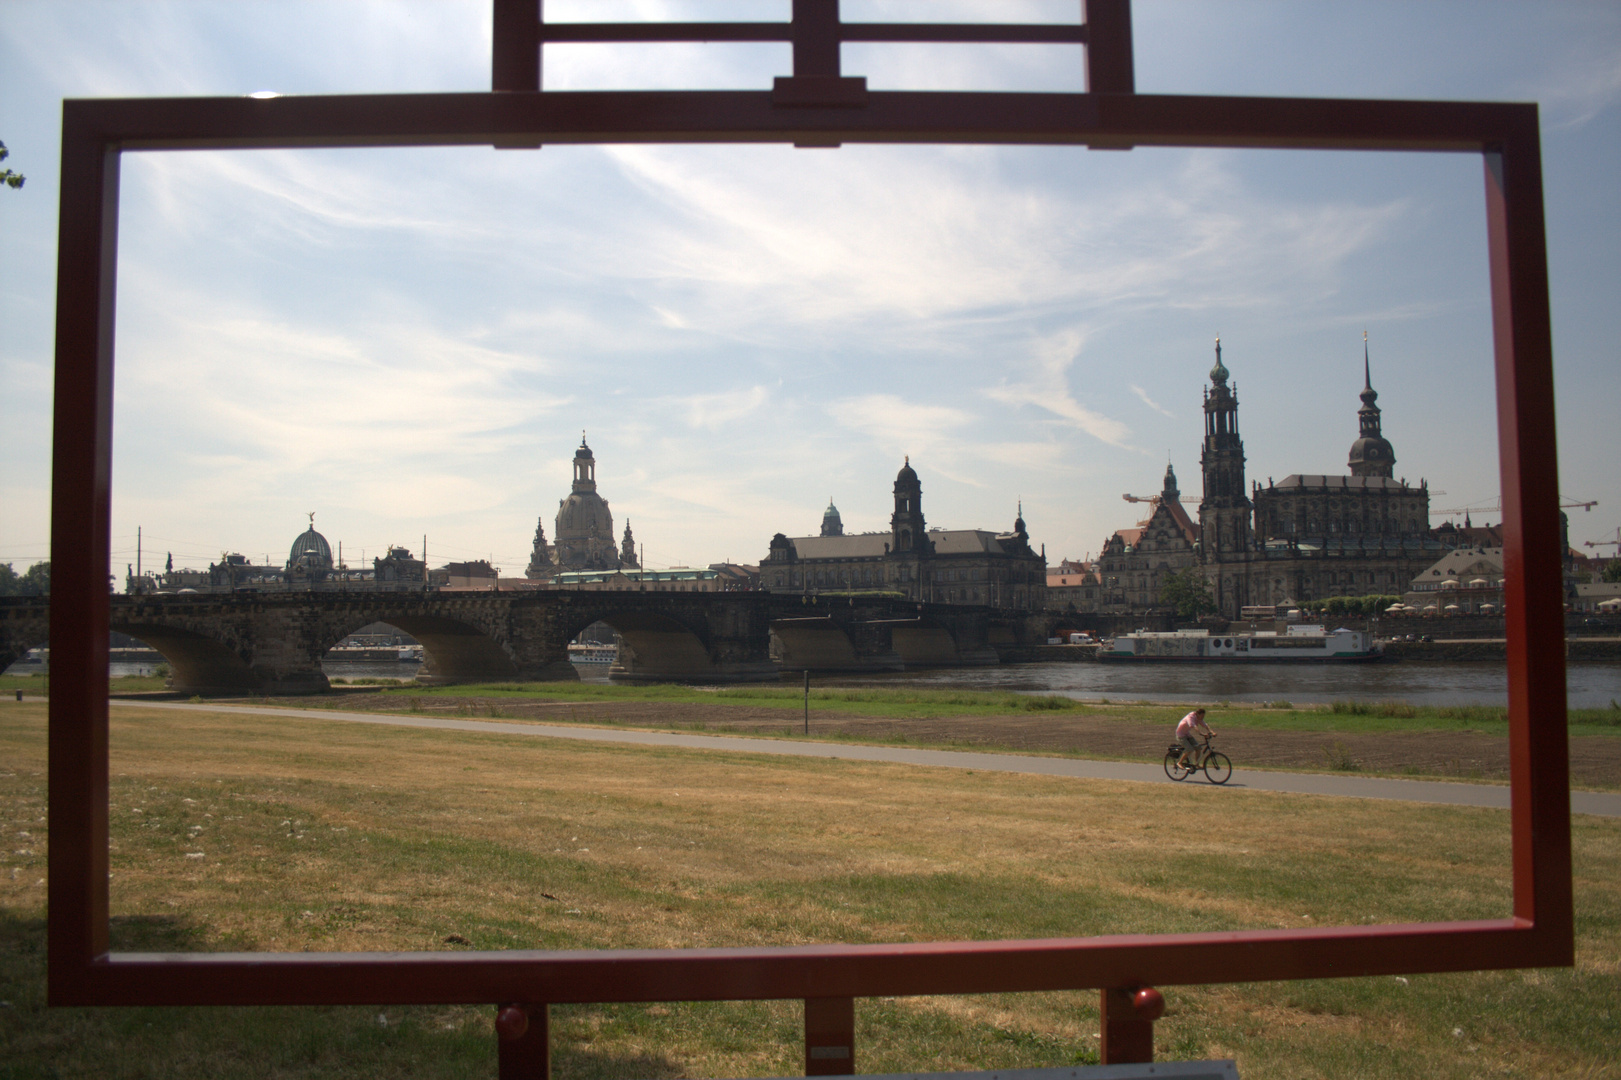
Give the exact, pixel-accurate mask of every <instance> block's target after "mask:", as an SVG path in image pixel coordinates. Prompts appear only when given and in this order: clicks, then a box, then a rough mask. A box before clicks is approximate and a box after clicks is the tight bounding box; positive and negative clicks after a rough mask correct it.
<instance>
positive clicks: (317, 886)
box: [0, 702, 1621, 1080]
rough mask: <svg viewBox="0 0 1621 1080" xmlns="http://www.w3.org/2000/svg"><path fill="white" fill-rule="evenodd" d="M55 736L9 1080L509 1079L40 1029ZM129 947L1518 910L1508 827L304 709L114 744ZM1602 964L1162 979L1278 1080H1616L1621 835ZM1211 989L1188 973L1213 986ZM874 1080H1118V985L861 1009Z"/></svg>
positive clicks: (956, 935)
mask: <svg viewBox="0 0 1621 1080" xmlns="http://www.w3.org/2000/svg"><path fill="white" fill-rule="evenodd" d="M44 743H45V739H44V707H43V705H37V704H17V703H12V702H0V830H3V833H4V843H3V848H0V851H3V857H0V858H3V861H0V920H3V921H0V999H3V1000H4V1001H5V1002H6V1003H7V1004H5V1005H4V1006H0V1080H20V1078H23V1077H30V1078H32V1077H57V1076H62V1077H76V1076H86V1077H88V1076H98V1077H99V1076H108V1077H146V1076H163V1077H239V1076H240V1077H249V1076H252V1077H278V1078H279V1077H340V1076H341V1077H348V1076H356V1077H359V1076H367V1077H376V1076H413V1077H417V1076H428V1077H441V1076H443V1077H461V1076H469V1077H471V1076H485V1077H487V1076H492V1075H493V1073H494V1052H493V1051H494V1041H493V1034H492V1031H491V1013H492V1010H490V1009H488V1008H470V1007H469V1008H463V1007H442V1008H412V1009H400V1008H388V1009H383V1010H378V1009H354V1008H349V1009H303V1010H298V1009H209V1008H193V1009H173V1008H131V1009H103V1010H92V1009H60V1010H57V1009H50V1010H48V1009H45V1008H44V1006H43V970H44V967H43V916H44V889H43V886H42V881H43V878H44V876H45V855H46V852H47V850H48V843H49V833H48V822H47V821H45V820H44V817H45V810H44V796H45V791H44V770H45V746H44ZM113 748H114V749H113V758H112V774H113V776H112V797H111V803H112V822H113V839H112V853H111V855H112V869H113V879H112V882H111V889H112V908H113V912H114V916H115V918H114V928H113V936H114V942H115V947H116V948H120V949H160V950H177V951H178V950H225V949H230V950H237V949H263V950H306V949H315V950H351V949H368V950H370V949H397V950H404V949H465V948H479V949H502V948H582V947H584V948H596V947H603V948H613V947H626V946H661V947H680V946H696V945H737V944H788V943H802V942H818V941H852V942H860V941H915V940H944V939H965V938H980V939H983V938H1000V937H1044V936H1058V935H1072V934H1074V935H1085V934H1101V933H1115V932H1127V931H1171V930H1194V929H1228V928H1243V927H1275V926H1300V925H1333V924H1343V923H1366V922H1370V921H1376V922H1387V921H1388V922H1396V921H1411V920H1421V919H1440V918H1476V917H1489V916H1500V915H1503V914H1505V913H1506V912H1507V910H1508V896H1509V894H1508V880H1507V878H1508V875H1507V869H1506V866H1507V846H1508V845H1507V822H1506V815H1504V814H1503V813H1502V812H1499V811H1490V810H1473V809H1464V808H1454V807H1418V806H1411V805H1406V804H1400V803H1390V802H1371V801H1370V802H1357V801H1350V800H1333V799H1324V798H1311V797H1303V796H1280V795H1270V794H1265V793H1259V792H1247V791H1238V790H1223V789H1217V788H1212V787H1210V786H1208V785H1204V786H1199V787H1178V788H1162V787H1154V788H1148V787H1146V786H1140V785H1131V784H1124V783H1119V784H1116V783H1101V782H1082V781H1074V780H1064V779H1057V778H1044V777H1035V776H1019V775H1005V774H994V775H993V774H985V773H964V772H962V771H960V770H955V769H949V770H948V769H940V770H929V769H921V768H911V767H902V766H887V765H876V764H863V763H851V762H837V761H826V760H816V759H795V758H776V757H769V758H768V757H764V756H755V755H746V754H723V753H706V752H688V751H670V750H650V749H636V748H625V747H614V746H607V745H603V746H592V745H589V744H586V745H579V744H570V745H565V744H563V743H560V742H554V741H550V740H544V739H533V738H514V737H505V736H489V735H468V734H465V733H459V732H436V731H422V730H412V729H398V728H380V727H379V728H374V727H370V726H360V725H349V724H327V723H322V722H319V721H307V720H296V719H279V718H243V717H227V716H224V715H220V714H209V713H168V712H159V711H152V712H147V711H144V710H143V711H142V712H141V713H140V714H139V715H137V716H131V715H128V714H120V715H117V716H115V718H114V721H113ZM1575 833H1576V845H1577V846H1576V852H1577V864H1576V865H1577V883H1576V884H1577V891H1576V895H1577V904H1578V932H1579V943H1578V963H1577V967H1576V968H1575V969H1574V970H1573V971H1565V970H1556V971H1531V972H1485V973H1472V974H1464V975H1448V976H1419V975H1415V976H1411V977H1408V978H1406V979H1392V978H1382V979H1355V980H1325V981H1318V982H1310V983H1297V984H1281V985H1237V986H1223V985H1219V984H1218V985H1211V986H1197V985H1193V986H1187V987H1165V988H1164V989H1165V990H1166V997H1167V1000H1168V1002H1169V1006H1170V1008H1169V1012H1168V1014H1167V1016H1166V1018H1165V1019H1164V1020H1163V1021H1161V1022H1160V1024H1159V1025H1157V1035H1158V1040H1159V1043H1160V1046H1159V1050H1158V1052H1159V1054H1160V1056H1162V1057H1234V1058H1236V1059H1237V1060H1238V1062H1239V1068H1240V1074H1241V1075H1243V1076H1244V1077H1245V1078H1246V1080H1255V1078H1262V1077H1384V1076H1389V1077H1398V1076H1400V1077H1408V1076H1413V1075H1422V1076H1433V1077H1460V1078H1461V1077H1479V1076H1525V1077H1542V1076H1569V1077H1602V1076H1621V1066H1618V1065H1617V1064H1616V1059H1617V1053H1616V1047H1617V1046H1621V822H1615V821H1600V820H1595V819H1590V818H1579V819H1577V820H1576V823H1575ZM1219 974H1220V973H1219V972H1211V973H1202V972H1197V971H1190V972H1188V978H1189V980H1190V981H1196V980H1198V979H1199V978H1200V977H1202V976H1209V977H1213V978H1214V977H1219ZM799 1011H800V1005H799V1003H798V1002H791V1001H790V1002H760V1003H714V1004H682V1003H653V1004H648V1005H634V1006H631V1005H626V1006H566V1007H565V1006H560V1007H557V1008H556V1009H555V1010H554V1029H553V1031H554V1045H555V1051H554V1072H555V1074H556V1075H557V1076H558V1077H559V1080H568V1078H574V1077H592V1078H595V1077H605V1078H606V1077H615V1078H618V1077H624V1078H630V1077H649V1078H651V1077H687V1076H691V1077H729V1076H781V1075H791V1074H793V1073H795V1072H798V1071H800V1054H801V1053H802V1050H801V1045H800V1041H799V1040H800V1017H799ZM857 1028H858V1031H857V1039H858V1046H857V1066H858V1068H860V1069H861V1070H862V1071H865V1072H886V1071H902V1070H910V1069H970V1068H1008V1067H1019V1066H1037V1065H1067V1064H1072V1063H1077V1062H1083V1063H1084V1062H1088V1061H1093V1060H1095V1054H1096V1050H1097V1037H1096V1032H1097V1011H1096V997H1095V994H1094V993H1091V992H1085V993H1063V994H1024V995H1000V996H981V997H952V998H910V999H879V1000H863V1001H860V1002H858V1004H857Z"/></svg>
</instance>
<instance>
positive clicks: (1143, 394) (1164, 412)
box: [1127, 383, 1175, 419]
mask: <svg viewBox="0 0 1621 1080" xmlns="http://www.w3.org/2000/svg"><path fill="white" fill-rule="evenodd" d="M1127 389H1128V390H1130V391H1131V392H1132V393H1133V394H1136V395H1137V398H1138V400H1140V401H1141V402H1142V403H1143V404H1144V405H1147V406H1148V407H1149V408H1150V409H1153V410H1154V411H1155V412H1157V413H1159V414H1160V415H1161V416H1169V417H1171V418H1172V419H1175V414H1173V413H1172V412H1171V410H1170V409H1167V408H1166V407H1165V406H1163V405H1161V404H1160V403H1159V402H1157V401H1155V400H1154V399H1153V398H1151V397H1149V396H1148V391H1147V390H1144V389H1143V388H1142V387H1140V386H1138V385H1136V384H1135V383H1133V384H1132V385H1131V386H1129V387H1127Z"/></svg>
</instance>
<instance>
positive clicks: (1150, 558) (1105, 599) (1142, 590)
mask: <svg viewBox="0 0 1621 1080" xmlns="http://www.w3.org/2000/svg"><path fill="white" fill-rule="evenodd" d="M1150 504H1151V506H1152V510H1151V511H1150V512H1149V515H1148V517H1147V519H1146V520H1143V521H1139V522H1138V523H1137V527H1136V528H1135V529H1120V530H1118V531H1117V532H1115V534H1114V535H1113V536H1111V537H1109V539H1108V540H1106V541H1105V542H1104V544H1103V550H1102V552H1101V553H1100V554H1099V555H1098V560H1097V572H1096V576H1097V583H1098V586H1099V588H1098V590H1097V593H1096V596H1097V600H1096V603H1095V605H1094V606H1092V607H1090V608H1087V609H1085V610H1091V611H1105V612H1126V611H1148V610H1151V609H1153V608H1156V607H1159V606H1160V602H1159V596H1160V590H1161V589H1162V588H1164V586H1165V579H1166V578H1167V577H1169V576H1170V575H1171V574H1174V573H1178V572H1180V571H1182V570H1185V569H1187V568H1188V567H1190V566H1194V565H1196V564H1197V563H1198V561H1199V527H1198V526H1197V525H1195V524H1194V523H1193V520H1192V519H1191V518H1190V517H1188V512H1187V509H1186V508H1185V507H1183V505H1182V493H1181V491H1180V490H1178V488H1177V483H1176V471H1175V470H1174V469H1173V468H1172V467H1171V466H1170V465H1169V464H1167V465H1166V466H1165V482H1164V485H1163V487H1161V489H1160V493H1159V494H1158V495H1156V496H1154V497H1153V498H1152V499H1151V500H1150ZM1050 582H1051V577H1050V575H1049V586H1050ZM1076 607H1077V610H1082V609H1081V608H1080V605H1076Z"/></svg>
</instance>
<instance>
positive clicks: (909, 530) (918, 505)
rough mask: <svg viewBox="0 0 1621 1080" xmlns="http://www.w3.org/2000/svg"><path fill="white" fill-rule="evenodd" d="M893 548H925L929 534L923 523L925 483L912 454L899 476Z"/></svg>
mask: <svg viewBox="0 0 1621 1080" xmlns="http://www.w3.org/2000/svg"><path fill="white" fill-rule="evenodd" d="M889 532H890V550H891V551H925V550H927V549H928V543H929V536H928V532H927V531H926V530H925V528H924V525H923V485H922V484H920V483H919V482H918V479H917V473H916V472H915V471H913V469H912V459H911V457H910V455H908V457H907V458H906V463H905V464H904V465H902V466H901V471H900V472H899V473H897V474H896V475H895V513H894V516H892V517H891V518H890V519H889Z"/></svg>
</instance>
